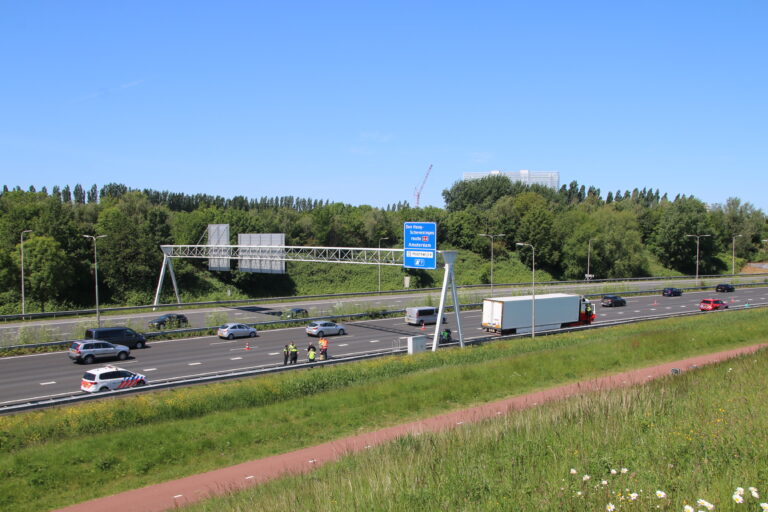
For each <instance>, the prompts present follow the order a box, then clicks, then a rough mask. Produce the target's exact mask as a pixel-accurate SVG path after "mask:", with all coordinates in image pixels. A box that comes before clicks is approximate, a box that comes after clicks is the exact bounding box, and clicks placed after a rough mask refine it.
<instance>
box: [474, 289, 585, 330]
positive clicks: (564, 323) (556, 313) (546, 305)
mask: <svg viewBox="0 0 768 512" xmlns="http://www.w3.org/2000/svg"><path fill="white" fill-rule="evenodd" d="M532 307H533V297H532V296H531V295H521V296H518V297H493V298H490V299H484V300H483V320H482V326H483V328H484V329H485V330H486V331H493V332H497V333H499V334H523V333H529V332H531V318H532V316H533V315H532V313H533V311H532ZM594 310H595V309H594V306H592V303H591V302H590V301H589V300H587V299H586V298H585V297H583V296H581V295H570V294H567V293H548V294H545V295H536V311H535V314H536V330H537V331H547V330H551V329H560V328H562V327H573V326H576V325H586V324H589V323H592V321H593V320H594V319H595V314H594Z"/></svg>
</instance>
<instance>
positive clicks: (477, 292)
mask: <svg viewBox="0 0 768 512" xmlns="http://www.w3.org/2000/svg"><path fill="white" fill-rule="evenodd" d="M764 280H765V276H758V275H742V276H738V277H737V278H736V279H735V281H734V282H735V283H736V285H737V287H738V286H739V284H742V283H748V282H755V281H757V282H758V283H759V282H762V281H764ZM693 281H694V280H693V279H692V278H686V277H680V278H669V279H664V280H663V281H659V280H647V281H645V280H638V281H625V282H620V283H613V282H612V283H600V282H586V281H579V282H570V283H550V284H544V283H541V284H537V286H536V290H537V293H553V292H562V293H574V294H592V293H608V292H607V291H606V289H631V290H633V291H638V292H640V291H648V292H649V293H650V292H651V291H652V290H659V289H661V288H664V287H667V286H675V287H679V288H687V287H692V286H693ZM730 281H731V280H730V279H724V278H722V277H717V278H706V279H705V278H702V279H700V280H699V282H701V283H705V284H706V285H707V286H711V287H712V288H714V286H715V284H716V283H719V282H730ZM528 292H529V287H527V286H521V285H516V286H512V287H510V286H503V285H497V286H496V289H495V295H496V296H503V295H505V294H508V295H520V294H521V293H528ZM459 295H460V300H461V302H462V303H472V302H481V301H482V298H484V297H488V296H490V292H489V289H488V288H462V289H461V290H460V292H459ZM428 296H429V297H431V298H432V302H431V303H432V304H435V305H436V304H438V301H439V297H440V294H439V291H426V292H425V291H421V292H409V293H387V294H384V295H375V294H373V295H360V296H346V297H322V298H314V299H303V300H301V302H300V303H299V302H296V301H282V302H280V301H278V302H275V301H273V300H265V301H264V302H263V303H258V304H249V305H242V306H240V305H222V306H207V307H199V308H191V309H190V308H189V307H188V306H186V307H184V308H180V309H173V308H170V309H169V308H165V309H164V310H163V311H157V312H155V311H152V310H151V309H146V310H143V311H142V312H139V313H137V312H135V310H132V311H126V312H111V313H109V314H102V317H101V318H102V325H103V326H116V325H120V326H128V327H131V328H133V329H134V330H136V331H139V332H146V331H148V330H151V329H149V328H148V327H147V322H148V321H150V320H152V319H154V318H157V317H158V316H159V315H160V314H162V313H163V312H176V311H178V312H181V313H183V314H185V315H186V316H187V317H188V318H189V323H190V327H207V326H213V325H220V324H222V323H226V322H242V323H259V322H270V321H274V320H276V319H279V315H280V313H281V312H282V311H284V310H286V309H288V308H291V307H297V306H301V307H303V308H305V309H307V310H308V311H309V313H310V316H312V317H321V316H329V315H335V314H340V311H341V312H343V313H349V312H354V311H357V312H362V311H365V310H371V309H404V308H406V307H407V306H423V305H425V304H427V303H428V300H427V297H428ZM95 324H96V320H95V317H94V316H93V315H91V316H85V317H79V318H78V317H60V318H48V319H37V320H27V321H8V322H4V323H2V324H0V346H11V345H17V344H20V343H39V342H44V341H59V340H72V339H81V338H82V337H83V333H84V332H85V329H86V328H89V327H95ZM20 340H23V341H20Z"/></svg>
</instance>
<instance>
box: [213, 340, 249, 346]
mask: <svg viewBox="0 0 768 512" xmlns="http://www.w3.org/2000/svg"><path fill="white" fill-rule="evenodd" d="M242 342H243V340H237V339H235V340H227V341H214V342H213V343H211V345H227V344H229V343H242Z"/></svg>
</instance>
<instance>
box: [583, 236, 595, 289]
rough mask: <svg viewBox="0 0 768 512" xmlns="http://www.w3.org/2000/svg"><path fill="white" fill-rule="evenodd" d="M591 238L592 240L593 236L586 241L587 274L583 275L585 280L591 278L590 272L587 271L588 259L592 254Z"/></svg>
mask: <svg viewBox="0 0 768 512" xmlns="http://www.w3.org/2000/svg"><path fill="white" fill-rule="evenodd" d="M592 240H594V238H590V239H589V242H588V243H587V274H586V275H585V276H584V277H585V278H586V280H587V281H589V280H590V279H592V274H590V273H589V260H590V258H591V256H592Z"/></svg>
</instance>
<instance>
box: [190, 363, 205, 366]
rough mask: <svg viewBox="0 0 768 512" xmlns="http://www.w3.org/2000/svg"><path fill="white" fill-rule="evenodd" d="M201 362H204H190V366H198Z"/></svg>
mask: <svg viewBox="0 0 768 512" xmlns="http://www.w3.org/2000/svg"><path fill="white" fill-rule="evenodd" d="M199 364H203V363H189V366H197V365H199Z"/></svg>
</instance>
